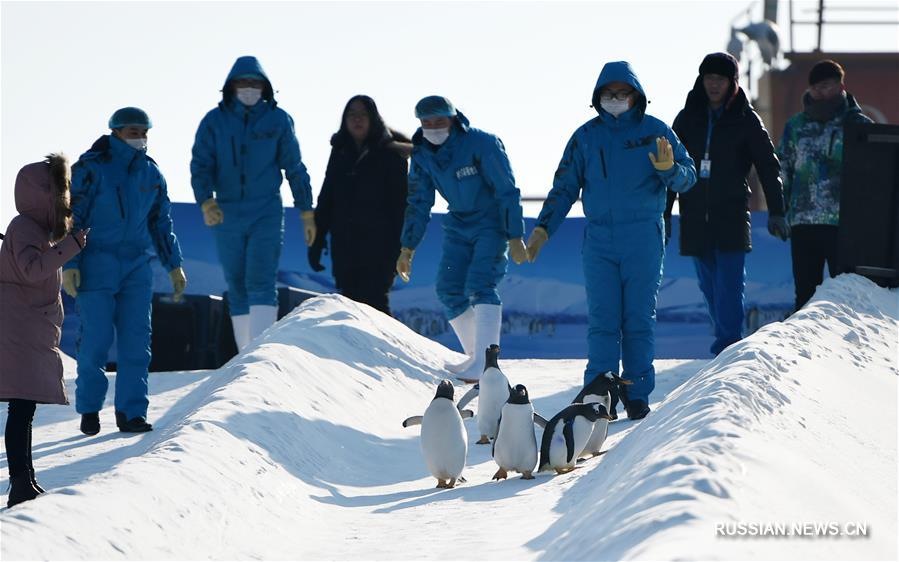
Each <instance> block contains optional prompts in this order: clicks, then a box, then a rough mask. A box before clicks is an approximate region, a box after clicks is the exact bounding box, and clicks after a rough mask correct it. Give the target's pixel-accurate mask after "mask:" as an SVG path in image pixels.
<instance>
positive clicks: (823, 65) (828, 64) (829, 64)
mask: <svg viewBox="0 0 899 562" xmlns="http://www.w3.org/2000/svg"><path fill="white" fill-rule="evenodd" d="M844 76H846V72H845V71H844V70H843V67H842V66H840V64H839V63H838V62H836V61H832V60H830V59H824V60H822V61H820V62H818V63H817V64H815V66H813V67H812V70H811V72H809V73H808V85H809V86H811V85H813V84H817V83H818V82H821V81H822V80H827V79H828V78H836V79H837V80H839V81H840V82H842V81H843V77H844Z"/></svg>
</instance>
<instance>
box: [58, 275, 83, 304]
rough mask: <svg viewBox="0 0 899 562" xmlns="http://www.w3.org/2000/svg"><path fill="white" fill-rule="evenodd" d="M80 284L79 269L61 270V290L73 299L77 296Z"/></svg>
mask: <svg viewBox="0 0 899 562" xmlns="http://www.w3.org/2000/svg"><path fill="white" fill-rule="evenodd" d="M80 286H81V271H80V270H78V269H64V270H62V290H63V291H65V292H66V294H67V295H69V296H70V297H72V298H73V299H74V298H75V297H77V296H78V287H80Z"/></svg>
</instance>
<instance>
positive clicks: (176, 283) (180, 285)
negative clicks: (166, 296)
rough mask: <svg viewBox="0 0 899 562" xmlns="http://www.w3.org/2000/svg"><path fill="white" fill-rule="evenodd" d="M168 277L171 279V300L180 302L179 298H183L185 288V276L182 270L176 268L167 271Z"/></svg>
mask: <svg viewBox="0 0 899 562" xmlns="http://www.w3.org/2000/svg"><path fill="white" fill-rule="evenodd" d="M169 277H170V278H171V279H172V290H173V293H172V300H173V301H175V302H181V298H182V297H183V296H184V289H185V288H187V275H185V274H184V269H183V268H180V267H176V268H175V269H173V270H171V271H169Z"/></svg>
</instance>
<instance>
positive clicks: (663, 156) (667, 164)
mask: <svg viewBox="0 0 899 562" xmlns="http://www.w3.org/2000/svg"><path fill="white" fill-rule="evenodd" d="M656 152H658V153H659V156H658V157H656V156H655V155H654V154H653V153H652V152H650V153H649V159H650V160H651V161H652V165H653V166H655V169H656V170H658V171H660V172H664V171H666V170H670V169H671V167H672V166H674V149H673V148H671V143H670V142H668V139H666V138H665V137H659V138H657V139H656Z"/></svg>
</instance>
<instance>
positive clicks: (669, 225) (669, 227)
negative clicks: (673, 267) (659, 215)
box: [665, 217, 671, 246]
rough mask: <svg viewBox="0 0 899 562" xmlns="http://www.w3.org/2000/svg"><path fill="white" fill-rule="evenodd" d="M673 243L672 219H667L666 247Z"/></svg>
mask: <svg viewBox="0 0 899 562" xmlns="http://www.w3.org/2000/svg"><path fill="white" fill-rule="evenodd" d="M670 241H671V217H665V245H666V246H667V245H668V242H670Z"/></svg>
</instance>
